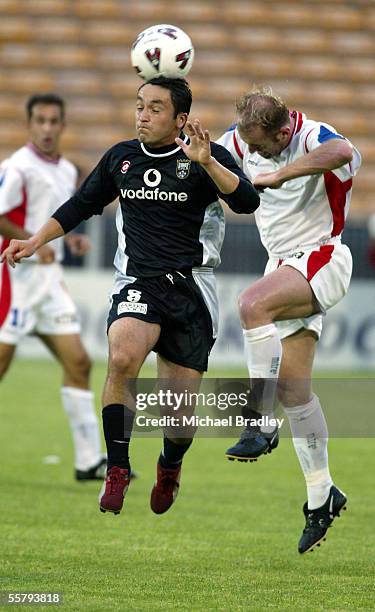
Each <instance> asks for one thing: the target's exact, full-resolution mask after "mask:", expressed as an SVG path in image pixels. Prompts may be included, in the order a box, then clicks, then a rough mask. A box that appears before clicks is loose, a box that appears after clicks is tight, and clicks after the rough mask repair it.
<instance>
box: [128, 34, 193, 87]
mask: <svg viewBox="0 0 375 612" xmlns="http://www.w3.org/2000/svg"><path fill="white" fill-rule="evenodd" d="M193 60H194V47H193V45H192V42H191V40H190V38H189V36H188V35H187V34H186V33H185V32H183V30H181V29H180V28H177V27H176V26H174V25H169V24H166V23H162V24H159V25H154V26H151V27H150V28H147V30H144V31H143V32H141V33H140V34H138V36H137V38H136V39H135V41H134V43H133V44H132V48H131V63H132V66H133V68H134V69H135V70H136V71H137V73H138V75H139V76H140V77H141V78H142V79H144V80H145V81H149V80H150V79H152V78H153V77H156V76H165V77H171V78H176V77H184V76H186V75H187V74H188V72H189V71H190V69H191V67H192V65H193Z"/></svg>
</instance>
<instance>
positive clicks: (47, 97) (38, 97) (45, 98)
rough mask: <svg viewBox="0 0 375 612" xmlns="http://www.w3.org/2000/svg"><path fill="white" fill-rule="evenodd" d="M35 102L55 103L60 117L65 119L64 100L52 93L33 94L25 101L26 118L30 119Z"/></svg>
mask: <svg viewBox="0 0 375 612" xmlns="http://www.w3.org/2000/svg"><path fill="white" fill-rule="evenodd" d="M36 104H56V106H59V107H60V111H61V119H65V102H64V100H63V99H62V98H60V96H58V95H57V94H54V93H45V94H34V95H32V96H30V98H29V99H28V100H27V102H26V113H27V118H28V119H31V115H32V113H33V108H34V106H35V105H36Z"/></svg>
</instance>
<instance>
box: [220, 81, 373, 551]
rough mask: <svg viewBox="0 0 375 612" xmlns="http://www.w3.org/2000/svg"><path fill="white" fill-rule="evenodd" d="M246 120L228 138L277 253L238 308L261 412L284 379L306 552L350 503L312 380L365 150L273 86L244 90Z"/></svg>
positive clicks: (250, 440) (346, 262)
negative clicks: (332, 464)
mask: <svg viewBox="0 0 375 612" xmlns="http://www.w3.org/2000/svg"><path fill="white" fill-rule="evenodd" d="M237 114H238V123H237V125H236V126H233V127H232V128H231V129H230V130H229V131H228V132H227V133H226V134H225V135H224V136H222V137H221V138H220V140H219V142H220V143H221V144H223V145H225V146H226V147H227V148H228V150H229V151H230V152H231V153H232V154H233V156H235V158H236V160H237V162H238V164H239V166H240V167H241V168H243V169H244V171H245V173H246V174H247V176H248V177H249V179H250V180H251V181H252V182H253V184H254V186H255V187H256V188H257V189H258V190H259V191H260V198H261V205H260V207H259V209H258V210H257V211H256V212H255V218H256V222H257V225H258V229H259V232H260V237H261V240H262V243H263V245H264V246H265V248H266V249H267V252H268V256H269V260H268V263H267V266H266V270H265V276H264V277H263V278H262V279H260V280H258V281H256V282H255V283H253V284H252V285H251V286H250V287H249V288H248V289H246V290H245V291H243V293H242V294H241V296H240V298H239V310H240V317H241V323H242V327H243V336H244V342H245V355H246V362H247V366H248V370H249V375H250V379H252V380H253V381H254V380H255V379H256V382H257V384H255V385H254V383H253V386H254V394H255V396H256V397H255V399H256V402H257V409H258V410H259V411H260V412H262V414H265V415H269V416H272V411H273V403H274V396H275V392H276V383H277V381H278V379H279V377H280V380H279V385H278V394H279V399H280V401H281V403H282V405H283V408H284V410H285V413H286V415H287V417H288V419H289V423H290V428H291V432H292V437H293V443H294V447H295V450H296V453H297V456H298V459H299V461H300V464H301V468H302V471H303V473H304V476H305V480H306V485H307V497H308V499H307V502H306V504H305V505H304V508H303V512H304V515H305V517H306V527H305V530H304V532H303V534H302V537H301V539H300V542H299V552H300V553H304V552H307V551H309V550H312V548H313V547H314V546H315V545H316V544H319V542H320V541H321V540H322V539H323V538H324V536H325V534H326V531H327V529H328V527H329V526H330V524H331V523H332V521H333V518H334V517H335V516H338V515H339V512H340V509H341V508H343V507H344V505H345V503H346V497H345V495H344V494H343V493H342V492H341V491H339V489H337V488H336V487H335V486H334V485H333V481H332V478H331V475H330V471H329V467H328V453H327V443H328V430H327V425H326V422H325V418H324V415H323V412H322V408H321V406H320V402H319V398H318V397H317V396H316V395H315V394H314V393H313V391H312V385H311V377H312V367H313V361H314V355H315V348H316V342H317V340H318V339H319V336H320V334H321V330H322V320H323V315H324V314H325V313H326V311H327V310H328V309H329V308H331V307H332V306H334V305H335V304H337V302H339V301H340V300H341V299H342V298H343V297H344V295H345V294H346V292H347V289H348V286H349V282H350V277H351V272H352V257H351V253H350V250H349V248H348V247H347V246H346V245H344V244H342V243H341V234H342V231H343V229H344V224H345V218H346V215H347V213H348V209H349V204H350V196H351V190H352V178H353V176H354V175H355V174H356V173H357V170H358V168H359V166H360V162H361V158H360V155H359V153H358V151H357V150H356V149H355V148H354V147H353V146H352V145H351V144H350V142H348V140H346V139H345V138H344V137H343V136H341V135H340V134H338V133H337V132H336V130H335V129H334V128H333V127H331V126H330V125H328V124H326V123H321V122H316V121H311V120H309V119H307V117H306V116H305V115H303V114H302V113H300V112H297V111H289V110H288V108H287V106H286V105H285V103H284V102H283V101H282V100H281V99H280V98H278V97H276V96H273V95H272V93H271V92H270V90H258V91H254V92H252V93H250V94H248V95H245V96H244V97H243V98H242V99H241V100H240V101H239V102H238V104H237ZM277 443H278V433H277V430H273V431H272V429H267V428H266V429H264V430H260V429H259V428H252V427H248V428H247V429H246V430H245V431H244V433H243V435H242V436H241V439H240V441H239V442H238V443H237V444H236V445H235V446H233V447H232V448H230V449H228V450H227V452H226V455H227V457H228V458H229V459H241V460H254V459H256V458H257V457H259V456H260V455H261V454H263V453H266V452H270V451H271V450H273V449H274V448H276V446H277Z"/></svg>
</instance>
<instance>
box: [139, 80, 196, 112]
mask: <svg viewBox="0 0 375 612" xmlns="http://www.w3.org/2000/svg"><path fill="white" fill-rule="evenodd" d="M145 85H158V86H159V87H164V89H169V91H170V92H171V100H172V104H173V107H174V111H175V117H177V115H178V114H179V113H187V114H189V113H190V107H191V103H192V93H191V89H190V86H189V83H188V82H187V81H186V80H185V79H180V78H176V79H172V78H169V77H165V76H157V77H154V78H153V79H150V80H149V81H147V82H146V83H142V85H141V86H140V87H139V89H138V91H140V90H141V89H142V87H144V86H145Z"/></svg>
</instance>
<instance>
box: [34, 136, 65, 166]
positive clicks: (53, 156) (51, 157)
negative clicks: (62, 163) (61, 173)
mask: <svg viewBox="0 0 375 612" xmlns="http://www.w3.org/2000/svg"><path fill="white" fill-rule="evenodd" d="M27 147H28V148H29V149H31V151H33V153H35V155H37V156H38V157H40V158H41V159H44V161H48V162H51V163H52V164H57V162H58V161H59V159H60V157H61V155H60V153H59V152H58V151H54V152H53V153H45V152H44V151H42V150H41V149H39V147H38V146H37V145H36V144H34V143H33V142H32V141H31V140H30V141H29V142H28V143H27Z"/></svg>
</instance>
